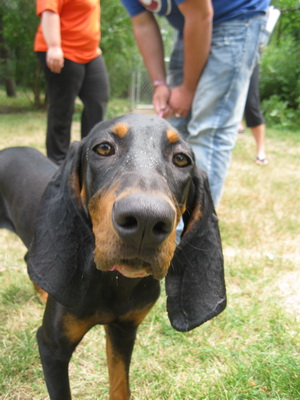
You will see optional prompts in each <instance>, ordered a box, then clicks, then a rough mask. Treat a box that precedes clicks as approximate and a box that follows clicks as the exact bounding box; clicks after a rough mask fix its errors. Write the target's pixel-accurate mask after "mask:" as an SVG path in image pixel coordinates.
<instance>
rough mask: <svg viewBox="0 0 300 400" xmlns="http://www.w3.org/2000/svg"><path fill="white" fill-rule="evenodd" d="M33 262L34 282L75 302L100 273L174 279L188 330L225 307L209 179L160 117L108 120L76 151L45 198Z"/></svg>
mask: <svg viewBox="0 0 300 400" xmlns="http://www.w3.org/2000/svg"><path fill="white" fill-rule="evenodd" d="M181 218H183V221H184V230H183V233H182V238H181V241H180V243H179V244H178V245H177V244H176V226H177V225H178V223H179V221H180V219H181ZM28 265H29V273H30V275H31V277H32V279H33V280H34V281H35V282H36V283H38V284H39V285H40V286H41V287H42V288H43V289H44V290H46V291H47V292H49V293H50V294H51V295H53V297H55V298H57V300H58V301H60V302H61V303H62V304H65V305H68V304H69V303H70V302H71V301H72V303H74V301H76V295H77V296H79V295H80V294H82V291H83V288H84V287H85V286H86V285H87V284H88V283H87V281H88V279H89V274H90V271H91V268H92V269H93V268H95V266H96V268H97V269H98V270H101V271H103V272H104V273H111V271H118V273H120V274H122V275H124V276H125V277H126V278H129V279H142V278H143V277H146V276H149V275H151V276H152V277H153V278H154V279H157V280H160V279H162V278H164V277H166V290H167V295H168V313H169V317H170V320H171V323H172V325H173V326H174V328H175V329H177V330H181V331H187V330H189V329H192V328H194V327H196V326H198V325H200V324H201V323H203V322H205V321H206V320H208V319H210V318H212V317H213V316H215V315H217V314H218V313H219V312H221V311H222V310H223V309H224V307H225V302H226V299H225V286H224V276H223V258H222V249H221V242H220V236H219V230H218V223H217V217H216V214H215V211H214V207H213V204H212V200H211V196H210V192H209V186H208V181H207V177H206V175H205V173H204V172H202V171H200V170H199V169H198V168H197V167H196V165H195V160H194V155H193V152H192V150H191V148H190V146H189V145H188V144H187V143H186V142H185V141H184V140H183V139H182V138H181V137H180V135H179V133H178V132H177V131H176V130H174V128H172V126H171V125H169V124H168V123H167V122H166V121H165V120H163V119H161V118H158V117H146V116H141V115H126V116H123V117H119V118H116V119H113V120H110V121H106V122H102V123H99V124H98V125H96V126H95V127H94V129H93V130H92V131H91V132H90V134H89V135H88V137H87V138H86V139H84V140H83V141H81V142H79V143H76V144H74V145H73V146H72V147H71V148H70V151H69V153H68V155H67V158H66V160H65V163H64V165H63V166H62V167H61V168H60V169H59V171H58V173H57V174H56V176H55V177H54V179H53V180H52V181H51V182H50V184H49V185H48V188H47V189H46V192H45V194H44V197H43V199H42V202H41V206H40V212H39V217H38V221H37V226H36V232H35V236H34V240H33V242H32V245H31V248H30V251H29V256H28Z"/></svg>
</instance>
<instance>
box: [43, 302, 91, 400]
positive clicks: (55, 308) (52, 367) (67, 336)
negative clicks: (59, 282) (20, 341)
mask: <svg viewBox="0 0 300 400" xmlns="http://www.w3.org/2000/svg"><path fill="white" fill-rule="evenodd" d="M91 325H92V323H91V321H90V319H78V318H77V317H76V316H75V315H74V314H72V313H70V311H69V310H68V309H67V308H65V307H63V306H62V305H61V304H59V303H58V302H56V301H55V300H54V299H53V298H52V297H50V296H49V298H48V301H47V305H46V310H45V313H44V318H43V325H42V326H41V327H40V328H39V330H38V333H37V339H38V345H39V351H40V357H41V361H42V365H43V371H44V377H45V381H46V385H47V389H48V392H49V396H50V399H51V400H71V390H70V384H69V372H68V367H69V361H70V359H71V357H72V354H73V351H74V350H75V348H76V346H77V345H78V343H79V342H80V341H81V339H82V338H83V336H84V335H85V333H86V332H87V331H88V330H89V329H90V328H91Z"/></svg>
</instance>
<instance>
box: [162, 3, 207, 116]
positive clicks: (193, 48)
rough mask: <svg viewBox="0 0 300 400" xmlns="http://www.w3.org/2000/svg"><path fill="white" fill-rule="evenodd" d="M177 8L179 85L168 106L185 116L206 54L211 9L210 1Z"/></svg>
mask: <svg viewBox="0 0 300 400" xmlns="http://www.w3.org/2000/svg"><path fill="white" fill-rule="evenodd" d="M178 7H179V9H180V11H181V13H182V14H183V16H184V19H185V24H184V31H183V35H184V36H183V37H184V66H183V82H182V84H181V85H180V86H178V87H176V88H174V89H173V90H172V92H171V98H170V107H171V108H172V109H173V111H174V113H179V114H181V115H182V116H183V117H186V116H187V115H188V113H189V110H190V108H191V104H192V101H193V97H194V94H195V90H196V88H197V84H198V81H199V78H200V76H201V73H202V71H203V68H204V66H205V64H206V61H207V58H208V55H209V50H210V45H211V32H212V18H213V9H212V5H211V0H201V1H199V0H186V1H184V2H182V3H180V4H179V6H178Z"/></svg>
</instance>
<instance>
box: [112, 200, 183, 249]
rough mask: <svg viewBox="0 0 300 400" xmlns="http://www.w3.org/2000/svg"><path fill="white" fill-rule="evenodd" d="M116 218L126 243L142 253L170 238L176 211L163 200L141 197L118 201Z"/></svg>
mask: <svg viewBox="0 0 300 400" xmlns="http://www.w3.org/2000/svg"><path fill="white" fill-rule="evenodd" d="M112 217H113V225H114V228H115V230H116V231H117V233H118V234H119V236H120V237H121V238H122V240H123V241H124V242H126V243H128V244H132V245H134V246H135V247H137V248H138V249H141V250H142V248H143V247H145V246H147V247H152V246H158V245H159V244H160V243H162V242H163V241H164V240H165V239H166V238H167V237H168V236H169V234H170V233H171V231H172V229H173V226H174V221H175V210H174V209H173V208H172V207H171V205H170V204H169V203H168V202H167V200H165V199H163V198H162V197H159V196H153V195H149V194H141V193H139V194H132V195H128V196H126V197H124V198H122V199H120V200H117V201H116V202H115V204H114V207H113V216H112Z"/></svg>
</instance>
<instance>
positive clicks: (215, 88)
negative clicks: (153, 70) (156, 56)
mask: <svg viewBox="0 0 300 400" xmlns="http://www.w3.org/2000/svg"><path fill="white" fill-rule="evenodd" d="M264 25H265V17H262V16H259V17H253V18H250V19H237V20H233V21H228V22H224V23H221V24H218V25H215V26H214V29H213V38H212V44H211V50H210V54H209V58H208V61H207V64H206V67H205V69H204V71H203V73H202V75H201V79H200V81H199V83H198V87H197V90H196V93H195V97H194V100H193V105H192V110H191V116H190V118H188V120H186V121H182V119H179V120H177V121H174V120H172V121H171V123H174V124H175V126H177V127H178V126H179V129H180V130H181V132H183V133H184V132H185V128H184V125H185V124H186V126H187V132H188V135H189V140H190V143H191V144H192V147H193V150H194V152H195V156H196V161H197V164H198V166H199V167H200V168H202V169H204V170H205V171H206V172H207V173H208V178H209V182H210V187H211V192H212V197H213V201H214V204H215V206H217V205H218V203H219V201H220V198H221V194H222V188H223V184H224V180H225V177H226V174H227V170H228V167H229V164H230V159H231V152H232V149H233V147H234V145H235V141H236V136H237V130H238V124H239V122H240V120H241V118H242V115H243V111H244V106H245V101H246V96H247V91H248V86H249V81H250V77H251V74H252V71H253V68H254V66H255V65H256V63H257V61H258V58H259V50H260V46H261V45H263V44H265V43H266V42H267V36H266V34H265V30H264ZM179 47H180V45H178V44H177V46H176V50H175V54H176V51H177V53H178V49H179ZM173 54H174V53H173ZM176 57H177V60H179V56H178V54H177V56H176ZM174 64H176V62H174V63H173V65H172V59H171V62H170V68H171V69H172V73H171V74H170V77H171V80H172V79H173V81H176V79H177V82H178V81H179V75H180V73H179V70H178V64H177V66H176V68H174ZM181 65H182V63H181ZM179 83H180V82H179ZM179 83H177V84H179Z"/></svg>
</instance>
